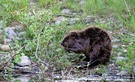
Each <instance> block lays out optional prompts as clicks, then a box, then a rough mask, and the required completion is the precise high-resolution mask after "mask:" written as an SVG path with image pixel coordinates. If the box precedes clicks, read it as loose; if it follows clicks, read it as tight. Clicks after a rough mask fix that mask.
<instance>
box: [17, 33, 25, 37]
mask: <svg viewBox="0 0 135 82" xmlns="http://www.w3.org/2000/svg"><path fill="white" fill-rule="evenodd" d="M25 34H26V32H20V33H18V36H19V37H21V36H24V35H25Z"/></svg>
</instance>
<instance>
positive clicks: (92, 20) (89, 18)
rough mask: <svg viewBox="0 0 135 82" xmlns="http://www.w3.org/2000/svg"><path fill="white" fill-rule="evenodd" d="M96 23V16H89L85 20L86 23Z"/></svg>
mask: <svg viewBox="0 0 135 82" xmlns="http://www.w3.org/2000/svg"><path fill="white" fill-rule="evenodd" d="M94 21H95V17H94V16H87V17H86V19H85V23H92V22H94Z"/></svg>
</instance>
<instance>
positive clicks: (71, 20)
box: [69, 18, 80, 24]
mask: <svg viewBox="0 0 135 82" xmlns="http://www.w3.org/2000/svg"><path fill="white" fill-rule="evenodd" d="M79 20H80V19H79V18H71V19H70V20H69V24H75V23H76V21H79Z"/></svg>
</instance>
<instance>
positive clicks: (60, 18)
mask: <svg viewBox="0 0 135 82" xmlns="http://www.w3.org/2000/svg"><path fill="white" fill-rule="evenodd" d="M66 20H67V19H66V18H65V17H63V16H60V17H57V18H54V20H53V21H55V24H56V25H58V24H60V23H61V22H64V21H66Z"/></svg>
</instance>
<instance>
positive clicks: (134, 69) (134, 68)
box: [132, 65, 135, 73]
mask: <svg viewBox="0 0 135 82" xmlns="http://www.w3.org/2000/svg"><path fill="white" fill-rule="evenodd" d="M132 69H133V72H134V73H135V65H134V66H133V67H132Z"/></svg>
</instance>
